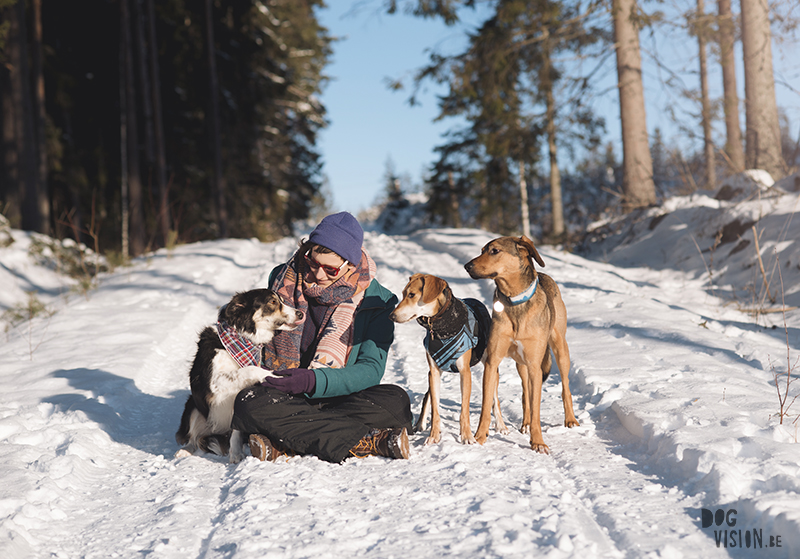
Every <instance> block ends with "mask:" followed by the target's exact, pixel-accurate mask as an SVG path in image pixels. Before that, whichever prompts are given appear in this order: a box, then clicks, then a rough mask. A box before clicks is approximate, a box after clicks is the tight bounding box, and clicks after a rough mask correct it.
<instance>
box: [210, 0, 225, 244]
mask: <svg viewBox="0 0 800 559" xmlns="http://www.w3.org/2000/svg"><path fill="white" fill-rule="evenodd" d="M211 3H212V0H206V42H207V43H208V77H209V92H210V103H209V104H210V107H209V113H210V125H211V149H212V152H213V158H214V193H215V198H216V202H217V225H218V227H219V236H220V237H222V238H225V237H227V236H228V211H227V208H226V206H225V177H224V175H223V174H222V148H221V141H220V122H219V85H218V82H217V62H216V56H215V52H214V51H215V48H214V19H213V13H212V5H211Z"/></svg>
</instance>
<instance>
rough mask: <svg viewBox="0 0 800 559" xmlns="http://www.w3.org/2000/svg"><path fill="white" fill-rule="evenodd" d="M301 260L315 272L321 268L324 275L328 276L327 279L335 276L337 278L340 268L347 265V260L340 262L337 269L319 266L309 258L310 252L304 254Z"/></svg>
mask: <svg viewBox="0 0 800 559" xmlns="http://www.w3.org/2000/svg"><path fill="white" fill-rule="evenodd" d="M303 258H305V260H306V265H307V266H308V267H309V268H310V269H311V270H317V269H319V268H322V271H323V272H325V275H326V276H328V277H329V278H335V277H336V276H338V275H339V272H341V271H342V268H344V266H345V264H347V260H345V261H344V262H342V263H341V264H340V265H339V266H338V267H336V266H328V265H327V264H320V263H319V262H317V261H316V260H314V259H313V258H311V253H310V252H307V253H305V254H304V255H303Z"/></svg>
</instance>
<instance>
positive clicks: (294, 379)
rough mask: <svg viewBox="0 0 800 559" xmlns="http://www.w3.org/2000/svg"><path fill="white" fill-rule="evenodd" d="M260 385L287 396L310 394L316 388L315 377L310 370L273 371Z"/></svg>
mask: <svg viewBox="0 0 800 559" xmlns="http://www.w3.org/2000/svg"><path fill="white" fill-rule="evenodd" d="M261 384H262V385H264V386H267V387H269V388H275V389H277V390H280V391H281V392H286V393H287V394H311V393H312V392H314V388H315V387H316V386H317V377H316V376H315V375H314V371H312V370H311V369H286V370H284V371H274V372H273V373H271V375H270V376H268V377H267V378H265V379H264V382H262V383H261Z"/></svg>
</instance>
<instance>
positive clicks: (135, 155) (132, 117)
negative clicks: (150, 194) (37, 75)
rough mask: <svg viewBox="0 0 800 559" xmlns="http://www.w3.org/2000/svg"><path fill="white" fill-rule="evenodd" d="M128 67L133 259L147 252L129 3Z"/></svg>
mask: <svg viewBox="0 0 800 559" xmlns="http://www.w3.org/2000/svg"><path fill="white" fill-rule="evenodd" d="M120 7H121V11H120V14H121V21H120V23H121V25H122V33H121V34H120V36H121V38H122V45H123V52H124V54H125V56H124V67H123V68H121V70H122V76H123V79H124V80H125V99H126V103H125V105H126V111H125V116H126V128H127V134H126V138H125V143H126V145H127V151H126V154H127V162H128V197H129V198H128V199H129V212H130V214H129V216H130V250H131V255H132V256H139V255H140V254H142V253H143V252H144V251H145V246H146V243H145V226H144V211H143V203H142V179H141V174H140V170H139V169H140V167H139V137H138V131H137V123H136V90H135V88H134V81H133V75H134V71H133V45H132V43H131V27H130V24H131V20H130V12H129V11H128V0H121V1H120Z"/></svg>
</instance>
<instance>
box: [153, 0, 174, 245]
mask: <svg viewBox="0 0 800 559" xmlns="http://www.w3.org/2000/svg"><path fill="white" fill-rule="evenodd" d="M147 23H148V25H147V28H148V42H149V43H150V50H149V52H150V87H151V88H152V89H151V92H152V97H153V148H154V149H155V158H156V159H155V179H156V186H157V187H158V202H159V203H158V223H159V226H160V228H161V236H162V238H163V241H164V245H165V246H167V244H168V243H169V231H170V228H171V224H170V215H169V192H168V189H167V157H166V154H165V151H164V116H163V113H162V110H161V80H160V78H159V74H158V43H157V42H156V15H155V8H154V7H153V0H147Z"/></svg>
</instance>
